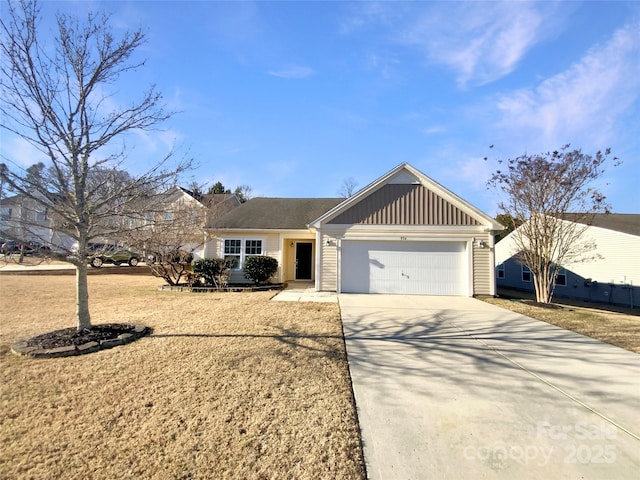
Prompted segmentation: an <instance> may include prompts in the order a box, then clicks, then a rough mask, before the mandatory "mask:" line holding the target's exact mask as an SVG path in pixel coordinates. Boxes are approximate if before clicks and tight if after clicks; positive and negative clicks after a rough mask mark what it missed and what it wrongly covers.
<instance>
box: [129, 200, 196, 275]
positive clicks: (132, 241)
mask: <svg viewBox="0 0 640 480" xmlns="http://www.w3.org/2000/svg"><path fill="white" fill-rule="evenodd" d="M192 193H193V192H192V191H187V190H184V189H182V188H180V187H173V188H171V189H169V190H168V191H166V192H164V193H163V194H162V195H161V197H162V198H163V201H162V202H159V203H158V204H157V205H159V206H161V208H160V209H157V210H148V209H147V210H145V219H144V222H143V224H142V226H141V227H140V228H136V229H132V230H130V231H129V232H128V233H127V235H126V237H125V238H126V242H127V243H128V244H129V245H132V246H134V247H135V248H137V249H138V250H139V251H142V252H144V255H145V258H146V261H147V265H148V266H149V268H150V269H151V273H152V274H153V275H154V276H156V277H159V278H162V279H163V280H164V281H165V282H167V283H168V284H169V285H178V284H180V282H181V281H182V280H185V279H186V278H187V277H188V276H189V274H190V272H191V262H192V260H193V257H194V252H195V251H196V250H197V249H199V248H201V247H202V246H203V244H204V238H205V236H204V226H205V223H206V220H207V213H208V209H207V208H206V206H205V205H203V204H202V203H201V202H200V201H199V200H198V199H197V198H195V197H193V196H192V195H191V194H192Z"/></svg>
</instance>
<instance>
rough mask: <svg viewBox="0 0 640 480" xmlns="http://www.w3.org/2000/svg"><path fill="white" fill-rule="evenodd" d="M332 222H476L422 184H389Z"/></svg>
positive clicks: (377, 223) (409, 223)
mask: <svg viewBox="0 0 640 480" xmlns="http://www.w3.org/2000/svg"><path fill="white" fill-rule="evenodd" d="M329 223H330V224H334V225H339V224H342V225H346V224H354V225H466V226H473V225H479V223H478V222H477V221H476V220H475V219H474V218H472V217H471V216H470V215H468V214H467V213H465V212H463V211H461V210H460V209H459V208H457V207H456V206H454V205H452V204H451V203H449V202H447V201H445V200H444V199H443V198H442V197H440V196H438V195H436V194H435V193H433V192H432V191H430V190H428V189H426V188H425V187H424V186H423V185H402V184H389V185H385V186H384V187H382V188H380V189H379V190H378V191H376V192H375V193H373V194H371V195H369V196H368V197H366V198H364V199H363V200H362V201H360V202H359V203H357V204H356V205H354V206H352V207H351V208H349V209H347V210H346V211H345V212H343V213H341V214H340V215H338V216H337V217H336V218H334V219H332V220H331V221H330V222H329Z"/></svg>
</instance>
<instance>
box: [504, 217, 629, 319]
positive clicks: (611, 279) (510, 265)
mask: <svg viewBox="0 0 640 480" xmlns="http://www.w3.org/2000/svg"><path fill="white" fill-rule="evenodd" d="M567 218H570V217H567ZM565 221H568V220H565ZM585 228H586V229H585V232H584V236H583V237H582V239H581V242H587V243H592V244H593V245H594V250H593V253H594V254H595V256H596V257H597V258H594V259H591V260H589V261H585V262H577V263H572V264H567V265H560V267H561V268H560V271H559V275H558V279H557V281H556V287H555V290H554V296H556V297H564V298H574V299H579V300H586V301H591V302H600V303H612V304H619V305H624V306H635V307H637V306H639V305H640V214H615V213H606V214H597V215H595V217H594V218H593V221H592V222H591V225H589V226H585ZM514 235H516V233H515V232H511V233H510V234H509V235H508V236H506V237H505V238H504V239H503V240H501V241H500V242H498V243H497V244H496V248H495V249H496V277H497V284H498V287H506V288H515V289H518V290H524V291H534V287H533V275H532V274H531V272H530V271H529V269H528V268H527V267H525V266H524V265H521V264H520V263H519V262H518V259H517V255H518V253H519V252H517V251H516V250H517V249H516V247H515V243H514V238H513V237H514Z"/></svg>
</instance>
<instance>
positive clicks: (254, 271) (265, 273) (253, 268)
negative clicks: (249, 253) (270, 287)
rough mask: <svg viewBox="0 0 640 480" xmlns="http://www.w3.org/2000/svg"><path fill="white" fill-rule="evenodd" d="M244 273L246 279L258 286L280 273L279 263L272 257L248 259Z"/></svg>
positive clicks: (243, 269)
mask: <svg viewBox="0 0 640 480" xmlns="http://www.w3.org/2000/svg"><path fill="white" fill-rule="evenodd" d="M242 271H243V273H244V276H245V277H247V278H248V279H249V280H253V281H254V282H255V283H256V285H258V284H260V283H264V282H266V281H267V280H269V278H271V277H272V276H273V275H274V274H275V273H276V272H277V271H278V261H277V260H276V259H275V258H272V257H264V256H258V257H247V259H246V260H245V261H244V267H243V268H242Z"/></svg>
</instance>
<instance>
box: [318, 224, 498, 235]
mask: <svg viewBox="0 0 640 480" xmlns="http://www.w3.org/2000/svg"><path fill="white" fill-rule="evenodd" d="M322 231H323V232H325V233H327V234H332V233H334V232H345V233H348V232H372V233H376V232H384V233H388V232H391V233H392V232H401V233H455V234H469V235H477V234H479V233H486V229H485V227H483V226H480V225H478V226H469V225H459V226H458V225H442V226H440V225H435V226H434V225H337V224H336V225H324V226H323V227H322Z"/></svg>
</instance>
